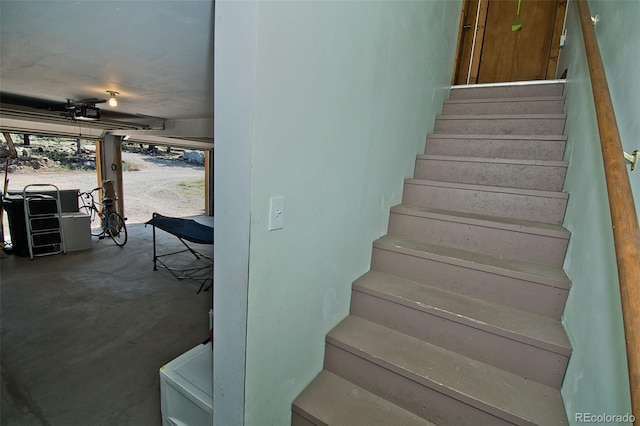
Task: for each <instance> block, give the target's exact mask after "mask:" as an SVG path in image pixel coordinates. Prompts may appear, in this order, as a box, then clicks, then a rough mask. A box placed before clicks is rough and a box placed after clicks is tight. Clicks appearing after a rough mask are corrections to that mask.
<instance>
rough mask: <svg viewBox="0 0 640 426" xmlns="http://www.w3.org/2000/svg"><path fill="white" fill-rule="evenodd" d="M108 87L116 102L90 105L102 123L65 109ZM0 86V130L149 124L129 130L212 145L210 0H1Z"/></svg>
mask: <svg viewBox="0 0 640 426" xmlns="http://www.w3.org/2000/svg"><path fill="white" fill-rule="evenodd" d="M108 90H113V91H117V92H119V93H120V94H119V95H118V102H119V104H118V106H117V107H116V108H110V107H109V106H107V104H106V103H99V104H97V105H96V106H97V107H98V108H100V110H101V113H102V119H101V123H98V122H82V123H75V122H72V121H71V120H69V119H68V118H65V117H63V115H64V112H61V111H64V108H65V104H66V102H67V99H74V100H82V99H90V98H97V99H100V100H102V99H107V98H108V93H107V91H108ZM0 94H1V95H2V110H0V127H4V128H2V129H1V130H16V129H12V128H11V126H13V125H15V123H23V125H25V126H27V127H28V126H29V124H28V123H29V122H34V123H35V122H37V123H38V124H37V125H36V124H34V129H32V130H35V131H34V133H42V132H43V131H42V130H41V129H42V127H43V126H44V127H45V128H46V127H51V129H52V133H54V134H57V132H58V131H59V129H62V128H63V127H59V126H67V127H71V128H72V129H75V128H77V127H79V126H80V127H81V129H83V131H84V132H85V133H83V135H87V134H89V133H91V132H92V130H91V128H92V127H95V128H96V130H95V131H94V132H95V133H97V132H101V131H104V129H105V128H113V129H131V128H132V127H138V128H141V127H147V128H149V129H152V130H149V129H147V130H137V131H129V132H128V134H131V135H132V136H131V137H132V138H134V139H136V138H137V139H145V138H147V136H153V138H152V139H154V140H155V143H157V144H162V140H163V138H178V139H181V143H183V144H189V142H188V141H193V142H194V143H193V145H194V146H195V145H202V144H203V143H204V144H207V145H209V147H212V144H213V140H212V135H213V1H209V0H204V1H105V2H101V1H100V2H99V1H91V0H82V1H30V0H26V1H25V0H23V1H6V0H3V1H2V2H0ZM16 104H20V105H21V106H20V107H16V106H15V105H16ZM25 122H26V123H27V124H24V123H25ZM47 123H49V124H47ZM54 123H55V124H54ZM123 123H129V125H128V126H127V125H125V124H123ZM57 126H58V127H57ZM22 130H24V131H28V129H22ZM60 131H62V130H60ZM76 131H77V130H73V132H76ZM81 132H82V130H81ZM121 132H124V130H121ZM91 134H92V135H93V133H91ZM121 134H124V133H121ZM172 140H173V139H169V141H172ZM185 141H186V142H185ZM178 145H179V144H178Z"/></svg>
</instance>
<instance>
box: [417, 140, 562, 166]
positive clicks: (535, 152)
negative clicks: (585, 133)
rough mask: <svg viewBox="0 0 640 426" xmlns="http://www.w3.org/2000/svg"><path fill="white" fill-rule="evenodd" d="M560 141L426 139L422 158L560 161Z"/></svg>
mask: <svg viewBox="0 0 640 426" xmlns="http://www.w3.org/2000/svg"><path fill="white" fill-rule="evenodd" d="M565 145H566V142H565V141H564V140H534V139H531V140H522V139H480V138H477V139H470V138H460V139H455V138H439V137H438V136H437V135H430V136H429V138H428V139H427V145H426V149H425V154H427V155H450V156H456V157H479V158H507V159H515V160H548V161H560V160H562V158H563V156H564V148H565Z"/></svg>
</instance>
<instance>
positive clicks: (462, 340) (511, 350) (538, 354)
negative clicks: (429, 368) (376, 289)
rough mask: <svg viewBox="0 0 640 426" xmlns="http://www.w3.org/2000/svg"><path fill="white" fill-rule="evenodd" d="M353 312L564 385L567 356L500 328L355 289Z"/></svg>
mask: <svg viewBox="0 0 640 426" xmlns="http://www.w3.org/2000/svg"><path fill="white" fill-rule="evenodd" d="M351 315H357V316H359V317H361V318H365V319H368V320H369V321H373V322H376V323H378V324H381V325H383V326H385V327H388V328H391V329H394V330H397V331H399V332H401V333H404V334H407V335H409V336H413V337H416V338H418V339H421V340H424V341H426V342H429V343H431V344H434V345H437V346H440V347H442V348H445V349H449V350H451V351H455V352H457V353H459V354H462V355H465V356H468V357H470V358H473V359H476V360H478V361H480V362H484V363H485V364H489V365H493V366H495V367H498V368H501V369H503V370H506V371H509V372H511V373H515V374H518V375H520V376H522V377H526V378H528V379H531V380H534V381H536V382H539V383H542V384H545V385H547V386H552V387H555V388H558V389H559V388H560V386H561V385H562V379H563V376H564V371H565V368H566V365H567V360H568V358H567V357H566V356H564V355H561V354H558V353H555V352H552V351H549V350H546V349H542V348H539V347H536V346H532V345H530V344H526V343H523V342H519V341H516V340H513V339H512V336H509V335H506V336H503V335H500V333H501V332H502V330H500V329H495V328H494V329H492V330H491V331H487V330H483V329H479V328H476V327H474V326H472V325H471V326H470V324H469V323H466V324H465V323H462V322H461V320H460V319H459V318H455V315H454V316H453V318H443V317H442V313H441V312H440V311H438V310H435V309H434V310H433V311H432V312H424V311H423V310H418V309H413V308H411V307H408V306H405V305H403V304H399V303H395V302H393V301H390V300H386V299H383V298H380V297H377V296H375V295H371V294H367V293H363V292H360V291H357V290H356V289H354V291H353V292H352V298H351ZM469 322H472V321H471V320H469ZM481 325H482V324H481Z"/></svg>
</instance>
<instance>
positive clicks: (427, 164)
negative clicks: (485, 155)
mask: <svg viewBox="0 0 640 426" xmlns="http://www.w3.org/2000/svg"><path fill="white" fill-rule="evenodd" d="M566 173H567V168H566V167H562V166H546V165H530V164H505V163H499V162H495V161H487V162H476V161H450V160H440V159H433V158H429V159H424V158H418V159H417V160H416V169H415V178H416V179H426V180H435V181H441V182H457V183H470V184H477V185H490V186H509V187H511V188H523V189H537V190H540V191H561V190H562V187H563V186H564V178H565V175H566Z"/></svg>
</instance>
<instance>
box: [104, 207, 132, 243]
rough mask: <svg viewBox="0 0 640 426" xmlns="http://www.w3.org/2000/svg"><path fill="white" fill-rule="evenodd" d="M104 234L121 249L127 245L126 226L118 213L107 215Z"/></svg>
mask: <svg viewBox="0 0 640 426" xmlns="http://www.w3.org/2000/svg"><path fill="white" fill-rule="evenodd" d="M107 221H108V223H107V229H106V230H105V231H106V233H107V234H108V235H109V236H110V237H111V238H113V241H114V242H115V243H116V244H117V245H119V246H120V247H122V246H123V245H125V244H127V225H125V223H124V220H123V219H122V216H120V215H119V214H118V213H115V212H114V213H109V216H108V219H107Z"/></svg>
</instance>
